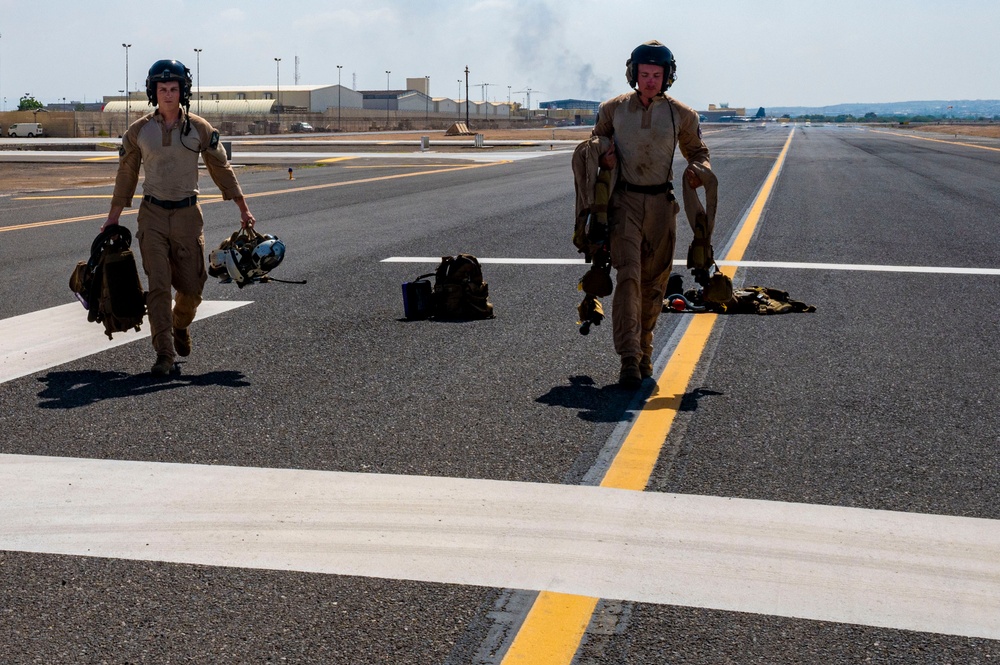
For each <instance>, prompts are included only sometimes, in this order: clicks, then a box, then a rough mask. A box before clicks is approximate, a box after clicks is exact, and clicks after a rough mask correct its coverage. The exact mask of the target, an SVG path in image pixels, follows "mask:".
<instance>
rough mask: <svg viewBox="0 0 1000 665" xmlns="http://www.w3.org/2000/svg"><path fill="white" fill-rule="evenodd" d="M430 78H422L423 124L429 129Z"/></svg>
mask: <svg viewBox="0 0 1000 665" xmlns="http://www.w3.org/2000/svg"><path fill="white" fill-rule="evenodd" d="M430 104H431V77H430V76H425V77H424V124H425V125H427V126H428V128H429V127H430V124H431V112H430Z"/></svg>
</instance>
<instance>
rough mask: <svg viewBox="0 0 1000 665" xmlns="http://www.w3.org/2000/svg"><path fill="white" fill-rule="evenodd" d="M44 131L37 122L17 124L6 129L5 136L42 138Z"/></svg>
mask: <svg viewBox="0 0 1000 665" xmlns="http://www.w3.org/2000/svg"><path fill="white" fill-rule="evenodd" d="M44 135H45V130H44V129H42V125H41V124H40V123H37V122H18V123H15V124H13V125H11V126H10V127H8V128H7V136H10V137H12V138H17V137H25V136H26V137H28V138H34V137H35V136H44Z"/></svg>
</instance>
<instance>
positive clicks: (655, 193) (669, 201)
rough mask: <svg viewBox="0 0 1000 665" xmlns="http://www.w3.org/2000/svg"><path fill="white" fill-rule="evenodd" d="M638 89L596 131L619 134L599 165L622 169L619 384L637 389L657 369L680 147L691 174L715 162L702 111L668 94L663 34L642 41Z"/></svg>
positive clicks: (616, 304)
mask: <svg viewBox="0 0 1000 665" xmlns="http://www.w3.org/2000/svg"><path fill="white" fill-rule="evenodd" d="M625 67H626V78H627V79H628V82H629V85H631V86H632V87H633V88H635V91H634V92H630V93H626V94H624V95H619V96H618V97H614V98H613V99H609V100H607V101H605V102H603V103H602V104H601V106H600V108H599V109H598V117H597V123H596V124H595V126H594V130H593V135H594V136H605V137H608V138H611V139H612V143H611V147H610V148H609V149H608V150H607V152H605V153H603V154H602V155H601V158H600V165H601V167H602V168H604V169H615V168H617V169H618V180H617V183H616V184H615V186H614V191H613V192H612V194H611V199H610V201H609V202H608V220H609V226H610V244H611V265H612V266H613V267H614V268H615V270H616V271H617V277H616V284H615V291H614V298H613V300H612V311H611V321H612V329H613V334H614V344H615V351H616V352H617V353H618V355H619V356H620V357H621V373H620V374H619V377H618V382H619V384H620V385H622V386H623V387H626V388H637V387H639V385H641V383H642V380H643V379H644V378H648V377H651V376H652V375H653V328H654V327H656V321H657V318H658V317H659V315H660V312H661V310H662V307H663V296H664V290H665V289H666V286H667V280H668V279H669V277H670V269H671V266H672V264H673V256H674V245H675V243H676V238H677V213H678V211H679V210H680V206H678V204H677V201H676V199H675V198H674V195H673V184H672V182H671V180H672V178H673V157H674V149H675V147H676V146H678V145H679V146H680V149H681V154H682V155H683V156H684V158H685V159H686V160H687V161H688V167H687V169H686V170H685V172H684V176H683V177H684V178H687V179H688V184H690V185H691V187H693V188H697V187H700V186H701V184H702V183H701V179H700V178H699V176H698V174H697V173H696V170H697V169H696V168H693V167H692V166H691V164H697V165H698V167H697V168H704V169H709V170H710V169H711V165H710V163H709V154H708V146H706V145H705V142H704V141H702V139H701V129H700V127H699V124H698V120H699V118H698V112H697V111H695V110H694V109H693V108H691V107H690V106H687V105H685V104H682V103H680V102H679V101H677V100H675V99H673V98H671V97H668V96H667V95H666V94H664V93H665V92H666V90H667V88H669V87H670V86H671V85H672V84H673V82H674V80H675V78H676V71H677V65H676V62H675V61H674V56H673V54H672V53H671V52H670V49H668V48H667V47H666V46H664V45H663V44H661V43H660V42H658V41H655V40H654V41H648V42H646V43H644V44H641V45H639V46H638V47H636V48H635V49H634V50H633V51H632V54H631V57H630V58H629V60H628V61H627V62H626V63H625Z"/></svg>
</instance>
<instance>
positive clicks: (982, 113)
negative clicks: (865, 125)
mask: <svg viewBox="0 0 1000 665" xmlns="http://www.w3.org/2000/svg"><path fill="white" fill-rule="evenodd" d="M764 108H765V109H767V114H768V115H770V116H782V115H785V114H788V115H790V116H792V117H795V116H799V115H828V116H838V115H853V116H854V117H856V118H860V117H862V116H864V115H865V114H866V113H874V114H876V115H878V116H880V117H881V116H914V115H933V116H947V117H955V118H980V117H986V118H992V117H993V116H1000V99H953V100H933V101H922V102H882V103H871V104H861V103H858V104H834V105H832V106H766V107H764Z"/></svg>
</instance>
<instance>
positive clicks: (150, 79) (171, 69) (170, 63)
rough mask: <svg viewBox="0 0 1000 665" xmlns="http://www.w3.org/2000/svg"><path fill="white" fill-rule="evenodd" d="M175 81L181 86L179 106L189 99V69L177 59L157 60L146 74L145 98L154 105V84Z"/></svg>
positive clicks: (186, 103)
mask: <svg viewBox="0 0 1000 665" xmlns="http://www.w3.org/2000/svg"><path fill="white" fill-rule="evenodd" d="M168 81H177V82H178V83H180V87H181V106H187V105H188V103H189V102H190V101H191V83H192V81H191V70H190V69H188V68H187V67H185V66H184V63H183V62H181V61H179V60H157V61H156V62H154V63H153V66H152V67H150V68H149V74H148V75H147V76H146V98H147V99H149V103H150V104H152V105H153V106H156V104H157V102H156V84H157V83H167V82H168Z"/></svg>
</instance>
